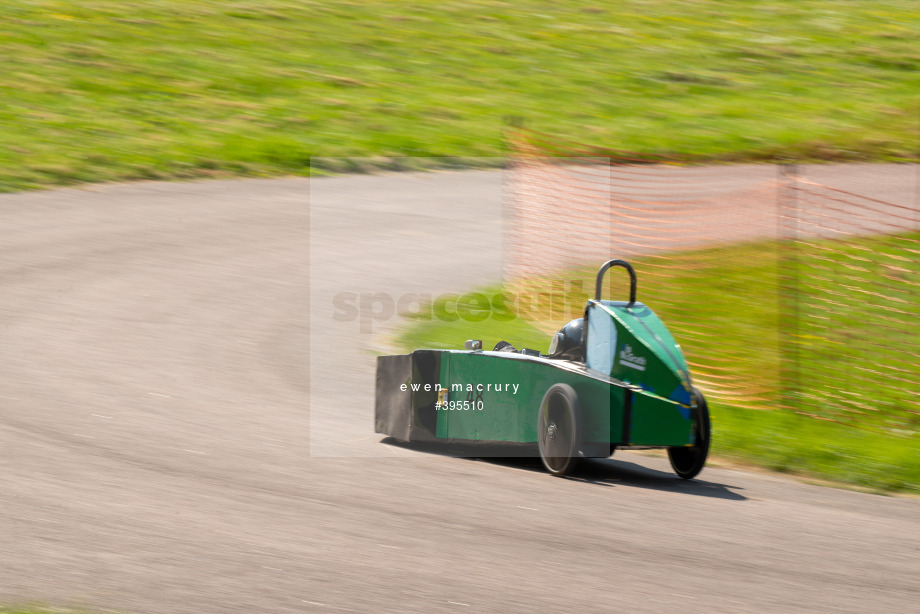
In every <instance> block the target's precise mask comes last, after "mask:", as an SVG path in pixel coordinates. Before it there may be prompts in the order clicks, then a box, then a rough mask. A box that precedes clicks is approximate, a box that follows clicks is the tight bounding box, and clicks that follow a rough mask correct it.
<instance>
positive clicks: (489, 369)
mask: <svg viewBox="0 0 920 614" xmlns="http://www.w3.org/2000/svg"><path fill="white" fill-rule="evenodd" d="M613 265H618V266H624V267H625V268H627V269H628V270H629V272H630V274H631V276H632V281H633V284H632V292H631V297H630V301H628V302H626V301H602V300H599V294H600V293H599V291H598V298H597V299H595V300H591V301H589V302H588V305H587V307H586V309H585V318H584V322H585V324H584V332H583V336H582V347H581V348H580V351H581V354H580V359H578V360H573V359H570V358H562V357H553V356H547V355H542V354H539V353H538V352H533V351H527V350H525V351H524V352H523V353H517V352H509V351H481V350H478V349H477V350H467V351H464V350H416V351H414V352H412V353H411V354H403V355H395V356H381V357H379V358H378V363H377V383H376V410H375V427H376V431H377V432H378V433H382V434H386V435H389V436H391V437H393V438H395V439H397V440H400V441H405V442H419V441H427V442H431V441H444V442H479V443H505V444H525V445H526V444H531V445H533V444H537V446H538V448H539V450H540V455H541V457H543V458H544V464H547V462H546V461H547V455H548V454H549V455H555V456H556V457H563V456H565V455H568V456H571V457H573V458H580V457H607V456H609V455H610V454H611V453H612V452H613V450H614V449H616V448H628V447H644V448H645V447H664V448H668V449H669V451H672V454H671V460H672V465H674V464H675V455H676V456H678V457H680V456H681V455H683V456H684V457H692V458H686V459H684V460H685V461H686V462H684V463H683V466H682V467H678V466H675V470H676V471H677V472H678V475H681V477H692V476H693V475H695V474H696V473H697V472H698V471H699V470H700V469H701V468H702V463H704V462H705V456H706V453H707V452H708V445H709V419H708V411H707V410H706V406H705V400H703V398H702V395H701V394H700V393H699V391H697V390H695V389H694V387H693V384H692V381H691V377H690V371H689V369H688V367H687V363H686V360H685V359H684V356H683V353H682V351H681V349H680V346H679V345H678V344H677V342H676V341H675V340H674V338H673V336H672V335H671V333H670V332H669V331H668V329H667V327H666V326H665V325H664V323H663V322H662V321H661V320H660V319H659V318H658V316H656V315H655V313H654V312H653V311H652V310H651V309H650V308H649V307H647V306H646V305H644V304H642V303H638V302H635V274H634V272H633V271H632V267H630V266H629V265H628V264H626V263H625V262H623V261H610V262H608V263H606V264H605V265H604V267H602V268H601V270H600V271H599V273H598V290H599V289H600V282H601V280H602V278H603V274H604V272H605V271H606V270H607V268H609V267H610V266H613ZM560 334H561V333H560ZM557 406H558V407H557ZM541 412H544V414H543V416H542V417H541ZM549 413H554V414H555V417H551V416H549ZM704 414H705V415H704ZM557 438H559V439H562V438H571V439H572V441H571V442H569V441H568V439H566V441H565V442H562V443H564V444H565V445H564V446H562V448H560V447H559V446H560V445H562V443H560V442H559V441H556V439H557ZM553 446H556V447H555V448H553ZM568 446H570V447H568ZM684 448H686V450H684V451H681V450H682V449H684ZM550 449H554V450H555V451H554V452H552V453H550V452H548V451H547V450H550ZM560 449H561V450H562V451H561V452H560V451H559V450H560ZM700 456H702V459H700ZM678 464H680V463H678ZM552 465H553V463H549V464H547V468H548V469H549V470H550V471H551V472H552V473H557V474H562V473H567V472H568V471H569V469H570V467H569V465H571V463H561V462H560V463H556V467H555V469H559V468H560V467H562V469H563V470H562V471H557V470H554V466H552ZM689 465H692V466H689ZM697 465H699V466H698V467H697ZM691 473H692V474H693V475H689V474H691Z"/></svg>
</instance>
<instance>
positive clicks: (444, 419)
mask: <svg viewBox="0 0 920 614" xmlns="http://www.w3.org/2000/svg"><path fill="white" fill-rule="evenodd" d="M557 383H563V384H568V385H569V386H571V387H572V388H573V389H574V390H575V393H576V394H577V395H578V400H579V405H580V407H581V418H582V425H583V426H582V434H583V436H582V438H583V441H585V442H592V443H593V442H598V443H600V442H605V443H610V442H611V441H614V442H617V441H621V439H622V437H623V424H624V414H623V409H624V404H625V403H624V401H625V395H626V390H625V389H624V388H622V387H619V386H615V385H611V384H610V383H609V382H608V381H605V380H602V379H597V378H593V377H590V376H589V375H587V374H585V373H584V372H581V373H579V372H576V371H573V370H568V369H565V368H560V367H559V366H558V364H557V363H555V362H554V361H550V360H548V359H543V358H533V357H523V356H520V355H513V354H505V355H502V353H501V352H477V353H465V352H446V353H445V354H444V356H443V357H442V361H441V385H442V386H443V387H444V388H445V389H448V390H449V393H448V395H447V400H448V401H449V402H457V401H460V402H461V404H462V402H464V401H467V402H469V403H470V404H471V405H474V407H476V408H475V409H469V410H466V409H460V410H447V411H440V412H439V414H438V431H437V434H438V437H439V438H450V439H467V440H488V441H514V442H519V443H536V441H537V414H538V412H539V409H540V403H541V401H542V400H543V395H544V394H546V391H547V390H549V388H550V387H551V386H552V385H553V384H557ZM480 403H481V405H480ZM480 406H481V408H482V409H479V407H480Z"/></svg>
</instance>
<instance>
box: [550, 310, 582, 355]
mask: <svg viewBox="0 0 920 614" xmlns="http://www.w3.org/2000/svg"><path fill="white" fill-rule="evenodd" d="M584 327H585V319H584V318H576V319H575V320H572V321H571V322H569V323H568V324H566V325H565V326H563V327H562V330H560V331H559V332H558V333H556V334H555V335H553V340H552V341H551V342H550V344H549V355H550V357H551V358H566V359H568V360H583V359H584V356H585V348H584V346H582V344H581V336H582V332H583V330H584Z"/></svg>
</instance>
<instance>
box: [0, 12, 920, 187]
mask: <svg viewBox="0 0 920 614" xmlns="http://www.w3.org/2000/svg"><path fill="white" fill-rule="evenodd" d="M0 19H2V22H3V28H2V32H0V58H2V62H3V70H2V71H0V98H2V100H3V104H2V105H0V190H14V189H24V188H30V187H40V186H47V185H54V184H66V183H75V182H83V181H103V180H115V179H140V178H169V177H194V176H208V175H215V174H221V175H223V174H242V175H267V174H279V173H300V174H304V173H307V172H309V167H310V161H311V159H312V158H313V157H315V156H325V157H353V156H369V157H372V159H371V160H351V161H335V160H329V159H326V160H323V161H321V164H322V166H324V167H326V168H327V169H331V170H362V169H364V168H368V167H373V166H375V165H377V166H390V167H394V168H405V167H411V166H413V165H424V164H426V163H428V162H427V161H426V160H424V159H422V158H424V157H431V156H440V157H447V158H448V159H447V160H443V159H442V160H440V161H439V162H437V163H439V164H445V163H447V164H471V163H475V160H474V158H477V157H490V156H497V155H498V156H500V155H502V154H503V149H502V130H503V126H504V125H505V122H506V121H507V120H508V117H509V116H516V117H519V118H520V119H522V120H523V121H524V122H525V123H526V125H527V126H529V127H531V128H534V129H538V130H541V131H544V132H548V133H551V134H555V135H559V136H564V137H566V138H571V139H574V140H576V141H580V142H586V143H591V144H596V145H601V146H608V147H615V148H620V149H627V150H633V151H641V152H649V153H682V154H694V155H698V156H701V157H703V158H708V159H722V160H741V159H746V160H753V159H765V158H772V157H774V156H783V157H787V158H822V159H905V158H912V157H914V156H915V154H916V149H917V142H918V136H917V128H918V103H917V92H918V91H920V70H918V68H920V45H918V41H920V12H918V11H917V10H916V3H915V2H913V1H911V0H878V1H875V2H847V3H845V4H844V3H840V2H832V1H830V0H801V1H798V2H785V1H784V2H759V3H757V2H749V1H747V0H718V1H716V0H702V1H699V2H677V1H668V0H655V1H654V2H652V1H650V0H644V1H640V0H635V1H618V2H612V1H603V0H602V1H597V0H590V1H589V0H572V1H570V2H562V3H560V2H555V1H549V0H515V1H513V2H512V1H500V0H472V1H470V0H464V1H463V2H459V1H452V0H448V1H437V2H435V1H433V0H423V1H415V2H399V3H395V2H388V1H384V0H362V1H361V2H320V1H308V0H302V1H293V0H260V1H258V2H255V1H231V2H226V1H224V0H197V1H195V2H188V1H186V0H162V1H158V2H141V3H138V2H123V1H121V0H92V1H82V0H81V1H79V2H78V1H76V0H61V1H44V0H28V1H27V0H5V1H4V2H3V5H2V7H0ZM402 156H410V157H411V158H410V159H401V158H400V157H402ZM493 163H494V162H493Z"/></svg>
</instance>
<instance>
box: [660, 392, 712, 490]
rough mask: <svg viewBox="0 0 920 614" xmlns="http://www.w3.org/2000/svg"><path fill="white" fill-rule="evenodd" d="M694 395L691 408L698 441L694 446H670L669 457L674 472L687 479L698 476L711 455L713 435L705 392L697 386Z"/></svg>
mask: <svg viewBox="0 0 920 614" xmlns="http://www.w3.org/2000/svg"><path fill="white" fill-rule="evenodd" d="M693 396H694V399H695V400H696V403H695V404H694V406H693V409H692V410H691V412H692V414H691V415H692V416H693V419H694V425H693V426H694V430H695V432H696V443H695V444H694V445H692V446H676V447H673V448H668V458H669V459H670V461H671V467H672V468H673V469H674V473H676V474H677V475H678V476H680V477H681V478H683V479H685V480H689V479H691V478H694V477H696V476H697V474H698V473H699V472H700V471H702V470H703V466H704V465H705V464H706V457H707V456H709V442H710V439H711V436H712V430H711V427H710V425H709V406H708V405H707V404H706V399H705V397H703V393H702V392H700V391H699V390H698V389H696V388H694V389H693Z"/></svg>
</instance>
